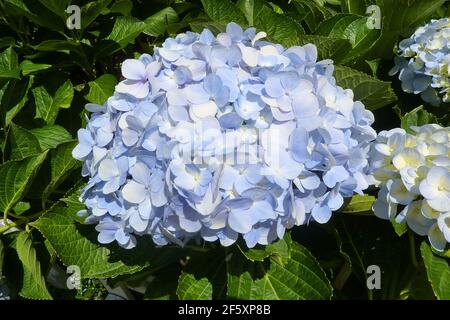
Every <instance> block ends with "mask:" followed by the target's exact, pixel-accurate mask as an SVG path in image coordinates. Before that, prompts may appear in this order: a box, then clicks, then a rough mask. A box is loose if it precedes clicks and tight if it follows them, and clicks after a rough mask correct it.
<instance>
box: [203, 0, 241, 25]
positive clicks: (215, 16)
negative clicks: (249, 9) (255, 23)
mask: <svg viewBox="0 0 450 320" xmlns="http://www.w3.org/2000/svg"><path fill="white" fill-rule="evenodd" d="M202 4H203V8H204V9H205V12H206V14H207V15H208V17H210V18H211V20H213V21H216V22H220V23H229V22H236V23H237V24H239V25H241V26H245V25H246V21H245V17H244V15H243V13H242V12H241V11H240V10H239V8H238V7H236V5H235V4H234V3H233V2H231V1H229V0H202Z"/></svg>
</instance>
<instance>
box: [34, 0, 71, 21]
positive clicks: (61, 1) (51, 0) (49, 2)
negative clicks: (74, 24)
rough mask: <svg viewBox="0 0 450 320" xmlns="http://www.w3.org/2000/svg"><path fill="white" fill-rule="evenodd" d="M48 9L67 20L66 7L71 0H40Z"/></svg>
mask: <svg viewBox="0 0 450 320" xmlns="http://www.w3.org/2000/svg"><path fill="white" fill-rule="evenodd" d="M39 2H40V3H42V4H43V5H44V6H45V7H46V8H47V9H49V10H50V11H52V12H53V13H55V14H56V15H58V16H59V17H61V18H63V19H64V21H65V20H66V15H67V14H66V9H67V7H68V6H69V4H70V0H39Z"/></svg>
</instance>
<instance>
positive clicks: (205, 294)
mask: <svg viewBox="0 0 450 320" xmlns="http://www.w3.org/2000/svg"><path fill="white" fill-rule="evenodd" d="M212 291H213V289H212V284H211V283H210V282H209V280H208V279H207V278H201V279H196V278H195V276H194V275H193V274H190V273H186V272H182V273H181V275H180V278H179V280H178V288H177V295H178V298H179V299H180V300H211V299H212Z"/></svg>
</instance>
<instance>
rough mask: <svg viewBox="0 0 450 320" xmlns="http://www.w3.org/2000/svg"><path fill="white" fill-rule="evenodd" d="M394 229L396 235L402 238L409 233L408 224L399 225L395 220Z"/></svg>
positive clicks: (392, 221) (392, 222)
mask: <svg viewBox="0 0 450 320" xmlns="http://www.w3.org/2000/svg"><path fill="white" fill-rule="evenodd" d="M391 224H392V227H393V228H394V231H395V233H396V234H397V235H398V236H399V237H401V236H402V235H404V234H405V232H407V231H408V225H407V224H406V222H402V223H398V222H397V221H395V219H392V220H391Z"/></svg>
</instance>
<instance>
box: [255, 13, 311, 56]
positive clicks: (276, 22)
mask: <svg viewBox="0 0 450 320" xmlns="http://www.w3.org/2000/svg"><path fill="white" fill-rule="evenodd" d="M255 27H256V28H257V29H258V30H259V31H264V32H266V33H267V37H268V38H269V40H272V41H274V42H277V43H281V44H282V45H284V46H286V47H289V46H293V45H298V42H299V38H300V36H301V35H303V34H304V33H305V32H304V30H303V28H302V27H301V25H300V24H298V23H297V22H296V21H295V20H294V19H292V18H290V17H289V16H286V15H281V14H278V13H276V12H274V11H273V10H272V9H271V8H269V7H267V6H262V8H261V10H260V11H259V12H258V15H257V18H256V20H255Z"/></svg>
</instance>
